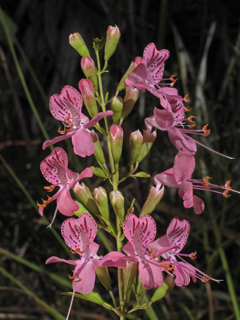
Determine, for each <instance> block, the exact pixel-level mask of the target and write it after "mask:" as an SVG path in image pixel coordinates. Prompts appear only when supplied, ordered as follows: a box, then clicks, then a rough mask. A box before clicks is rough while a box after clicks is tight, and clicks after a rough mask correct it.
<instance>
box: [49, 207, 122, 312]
mask: <svg viewBox="0 0 240 320" xmlns="http://www.w3.org/2000/svg"><path fill="white" fill-rule="evenodd" d="M61 232H62V236H63V238H64V241H65V242H66V244H67V246H68V247H69V248H70V249H71V250H72V253H73V254H78V255H79V258H78V259H77V260H65V259H61V258H58V257H55V256H53V257H50V258H49V259H48V260H47V261H46V264H49V263H55V262H64V263H67V264H70V265H73V266H75V269H74V271H73V276H69V278H70V279H71V280H72V281H73V282H72V285H73V296H74V293H75V292H82V293H84V294H88V293H90V292H91V291H92V290H93V288H94V284H95V278H96V273H95V267H110V266H111V267H118V268H125V267H126V259H124V257H125V256H124V255H123V254H122V253H120V252H115V251H112V252H110V253H108V254H107V255H105V256H104V257H99V256H97V251H98V248H99V245H98V244H97V243H96V242H94V241H93V240H94V239H95V237H96V234H97V225H96V223H95V221H94V220H93V218H92V217H91V215H90V214H88V213H83V214H82V215H81V216H80V217H79V218H78V219H74V218H70V219H67V220H65V221H64V222H63V224H62V228H61ZM71 305H72V301H71ZM71 305H70V308H69V312H68V316H69V313H70V309H71ZM68 316H67V318H68Z"/></svg>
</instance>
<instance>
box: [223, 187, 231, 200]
mask: <svg viewBox="0 0 240 320" xmlns="http://www.w3.org/2000/svg"><path fill="white" fill-rule="evenodd" d="M228 192H229V190H228V189H227V190H224V191H223V196H224V198H226V199H227V198H229V197H230V194H228Z"/></svg>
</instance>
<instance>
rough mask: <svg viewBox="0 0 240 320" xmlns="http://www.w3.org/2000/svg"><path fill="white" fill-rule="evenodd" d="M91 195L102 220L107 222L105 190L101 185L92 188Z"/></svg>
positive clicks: (107, 211) (107, 210)
mask: <svg viewBox="0 0 240 320" xmlns="http://www.w3.org/2000/svg"><path fill="white" fill-rule="evenodd" d="M93 197H94V199H95V202H96V204H97V206H98V209H99V211H100V213H101V215H102V218H103V220H104V221H105V222H106V223H107V224H109V207H108V197H107V191H106V190H105V189H104V188H103V187H99V188H95V189H93Z"/></svg>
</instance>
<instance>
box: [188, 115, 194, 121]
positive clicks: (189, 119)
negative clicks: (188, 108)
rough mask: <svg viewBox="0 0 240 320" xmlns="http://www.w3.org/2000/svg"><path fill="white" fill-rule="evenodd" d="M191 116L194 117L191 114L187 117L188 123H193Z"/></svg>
mask: <svg viewBox="0 0 240 320" xmlns="http://www.w3.org/2000/svg"><path fill="white" fill-rule="evenodd" d="M193 118H195V117H194V116H193V115H191V116H190V117H188V121H189V122H190V123H194V121H193Z"/></svg>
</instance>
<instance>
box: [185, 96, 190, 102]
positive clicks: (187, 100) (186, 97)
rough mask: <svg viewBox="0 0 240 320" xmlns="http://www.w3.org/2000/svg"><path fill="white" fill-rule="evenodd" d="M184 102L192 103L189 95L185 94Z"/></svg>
mask: <svg viewBox="0 0 240 320" xmlns="http://www.w3.org/2000/svg"><path fill="white" fill-rule="evenodd" d="M184 101H186V102H187V103H189V102H190V99H189V98H188V94H185V96H184Z"/></svg>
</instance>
